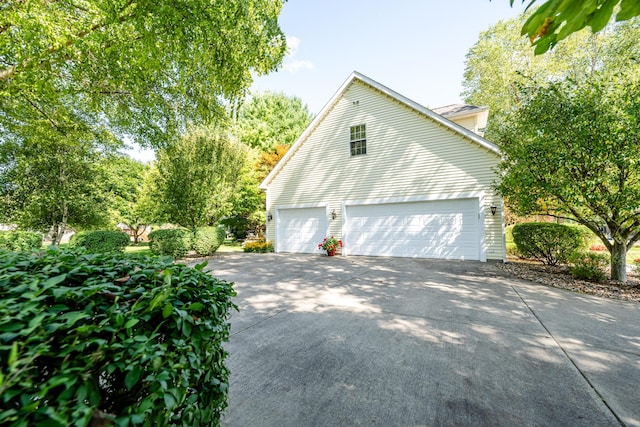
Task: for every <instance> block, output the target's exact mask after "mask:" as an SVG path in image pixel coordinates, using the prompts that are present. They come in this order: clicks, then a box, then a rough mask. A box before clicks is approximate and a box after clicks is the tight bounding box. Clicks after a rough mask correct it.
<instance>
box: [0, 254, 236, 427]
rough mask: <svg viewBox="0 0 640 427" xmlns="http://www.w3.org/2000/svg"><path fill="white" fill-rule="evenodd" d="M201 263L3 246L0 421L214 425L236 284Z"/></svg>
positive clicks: (223, 387) (223, 390)
mask: <svg viewBox="0 0 640 427" xmlns="http://www.w3.org/2000/svg"><path fill="white" fill-rule="evenodd" d="M204 266H205V264H201V265H198V266H196V267H195V268H189V267H187V266H184V265H175V264H173V263H172V262H171V260H170V259H169V258H167V257H163V258H159V257H142V256H136V255H130V254H121V253H117V252H112V253H102V254H88V253H86V251H84V250H83V249H65V250H58V249H48V250H46V251H42V252H41V254H40V255H39V256H33V254H32V253H27V252H8V251H0V295H2V303H1V304H0V374H1V375H0V425H3V426H27V425H28V426H40V425H49V426H67V425H74V426H89V425H114V426H127V425H143V426H157V425H158V426H174V425H175V426H178V425H181V426H182V425H185V426H203V425H206V426H213V425H219V421H220V414H221V412H222V411H223V409H224V408H225V407H226V405H227V390H228V375H229V371H228V370H227V368H226V367H225V366H224V359H225V357H226V355H227V354H226V352H225V351H224V349H223V347H222V343H223V342H224V341H226V340H227V339H228V336H229V323H228V318H229V315H230V311H231V310H232V309H235V308H236V307H235V306H234V304H233V303H232V302H231V301H230V298H231V297H233V296H235V292H234V290H233V287H232V284H231V283H228V282H224V281H220V280H217V279H215V278H213V277H211V276H210V275H209V274H207V273H205V272H203V268H204Z"/></svg>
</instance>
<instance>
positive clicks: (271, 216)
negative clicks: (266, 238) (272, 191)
mask: <svg viewBox="0 0 640 427" xmlns="http://www.w3.org/2000/svg"><path fill="white" fill-rule="evenodd" d="M272 219H273V215H271V212H267V221H271V220H272Z"/></svg>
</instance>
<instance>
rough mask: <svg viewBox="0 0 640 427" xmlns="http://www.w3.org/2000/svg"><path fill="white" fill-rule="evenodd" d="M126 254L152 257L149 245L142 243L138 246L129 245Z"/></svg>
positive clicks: (125, 250)
mask: <svg viewBox="0 0 640 427" xmlns="http://www.w3.org/2000/svg"><path fill="white" fill-rule="evenodd" d="M124 252H125V253H127V254H140V255H151V249H149V244H148V243H140V244H138V245H129V246H127V247H126V248H124Z"/></svg>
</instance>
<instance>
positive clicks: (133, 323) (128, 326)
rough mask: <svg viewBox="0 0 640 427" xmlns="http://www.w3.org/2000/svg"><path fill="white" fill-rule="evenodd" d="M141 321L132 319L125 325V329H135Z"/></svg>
mask: <svg viewBox="0 0 640 427" xmlns="http://www.w3.org/2000/svg"><path fill="white" fill-rule="evenodd" d="M139 321H140V319H131V320H129V321H128V322H127V323H125V325H124V327H125V328H126V329H129V328H132V327H134V326H135V325H136V324H137V323H138V322H139Z"/></svg>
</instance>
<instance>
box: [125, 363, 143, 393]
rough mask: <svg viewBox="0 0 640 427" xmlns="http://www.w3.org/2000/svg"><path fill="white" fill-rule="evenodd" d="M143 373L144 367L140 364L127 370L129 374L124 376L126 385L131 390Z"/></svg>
mask: <svg viewBox="0 0 640 427" xmlns="http://www.w3.org/2000/svg"><path fill="white" fill-rule="evenodd" d="M141 373H142V369H141V368H140V366H139V365H134V366H133V368H132V369H131V370H130V371H129V372H127V375H126V376H125V378H124V385H125V387H127V389H128V390H131V389H132V388H133V387H134V386H135V385H136V384H137V383H138V380H139V379H140V374H141Z"/></svg>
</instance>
